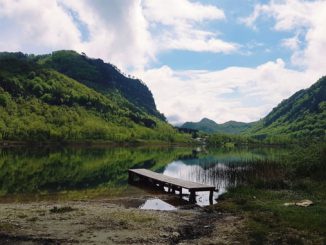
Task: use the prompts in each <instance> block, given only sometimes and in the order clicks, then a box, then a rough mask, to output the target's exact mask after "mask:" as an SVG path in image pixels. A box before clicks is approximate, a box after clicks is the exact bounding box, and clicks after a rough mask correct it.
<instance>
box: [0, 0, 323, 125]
mask: <svg viewBox="0 0 326 245" xmlns="http://www.w3.org/2000/svg"><path fill="white" fill-rule="evenodd" d="M325 23H326V0H241V1H240V0H46V1H45V0H0V51H22V52H24V53H34V54H44V53H50V52H52V51H55V50H61V49H73V50H76V51H78V52H84V53H86V54H87V56H89V57H93V58H101V59H103V60H104V61H106V62H110V63H113V64H115V65H117V66H118V67H119V68H120V69H121V70H123V71H124V72H125V73H127V74H130V75H133V76H136V77H138V78H140V79H142V80H143V81H144V82H145V83H146V84H147V85H148V87H149V88H150V90H151V91H152V93H153V95H154V99H155V101H156V105H157V107H158V109H159V110H160V111H161V112H162V113H164V115H165V116H166V117H167V119H168V121H169V122H170V123H172V124H181V123H183V122H185V121H199V120H200V119H202V118H203V117H207V118H210V119H213V120H215V121H216V122H218V123H223V122H226V121H229V120H235V121H243V122H252V121H256V120H259V119H260V118H263V117H264V116H266V115H267V114H268V112H270V111H271V110H272V108H274V107H275V106H277V105H278V104H279V103H280V102H281V101H282V100H283V99H286V98H288V97H289V96H291V95H292V94H293V93H294V92H296V91H298V90H300V89H304V88H308V87H309V86H310V85H311V84H313V83H314V82H316V81H317V80H318V79H319V78H320V77H321V76H323V75H325V73H326V72H325V64H326V25H325Z"/></svg>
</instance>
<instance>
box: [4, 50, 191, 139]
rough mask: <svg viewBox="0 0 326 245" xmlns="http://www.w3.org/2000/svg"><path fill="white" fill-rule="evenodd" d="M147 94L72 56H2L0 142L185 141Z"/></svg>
mask: <svg viewBox="0 0 326 245" xmlns="http://www.w3.org/2000/svg"><path fill="white" fill-rule="evenodd" d="M184 137H186V136H184V135H181V134H178V133H177V132H176V130H175V129H174V128H173V127H172V126H171V125H169V124H168V123H166V121H165V118H164V116H163V115H162V114H161V113H160V112H159V111H158V110H157V109H156V106H155V102H154V99H153V96H152V94H151V92H150V90H149V89H148V88H147V86H146V85H145V84H144V83H142V82H141V81H140V80H137V79H134V78H128V77H126V76H124V75H123V74H121V73H120V72H119V70H118V69H117V68H116V67H114V66H113V65H111V64H106V63H104V62H103V61H102V60H99V59H90V58H88V57H86V55H83V54H82V55H80V54H78V53H76V52H74V51H58V52H54V53H52V54H48V55H40V56H38V55H26V54H23V53H8V52H2V53H0V140H19V141H21V140H23V141H26V140H55V141H57V140H60V141H61V140H72V141H74V140H85V139H89V140H98V139H100V140H109V141H114V142H125V141H134V140H162V141H175V140H184Z"/></svg>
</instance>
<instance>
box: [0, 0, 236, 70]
mask: <svg viewBox="0 0 326 245" xmlns="http://www.w3.org/2000/svg"><path fill="white" fill-rule="evenodd" d="M224 18H225V16H224V13H223V11H222V10H220V9H218V8H216V7H215V6H211V5H204V4H200V3H197V2H192V1H189V0H178V1H172V0H165V1H159V0H143V1H141V0H110V1H90V0H80V1H75V0H47V1H42V0H15V1H12V0H0V19H1V22H0V27H1V29H0V34H1V35H0V50H7V51H18V50H20V51H23V52H33V53H46V52H50V51H53V50H58V49H75V50H77V51H80V52H85V53H86V54H88V55H89V56H92V57H99V58H102V59H104V60H106V61H109V62H112V63H114V64H116V65H117V66H119V67H120V68H122V69H124V70H125V69H139V68H143V67H145V66H146V65H148V64H149V63H150V62H151V61H153V60H155V57H156V55H157V53H158V52H161V51H163V50H170V49H183V50H191V51H198V52H200V51H208V52H232V51H234V50H236V49H237V45H236V44H234V43H228V42H225V41H223V40H221V39H219V38H217V37H216V34H215V33H212V32H209V31H207V30H205V28H204V27H203V26H200V25H201V24H204V23H205V21H213V20H221V19H224ZM80 23H82V24H83V26H84V27H85V28H84V30H83V31H84V32H85V30H87V33H86V34H87V38H86V39H85V38H83V35H84V36H85V33H83V32H82V30H80V26H79V24H80ZM153 25H160V27H158V28H159V29H158V31H157V30H156V31H155V30H153Z"/></svg>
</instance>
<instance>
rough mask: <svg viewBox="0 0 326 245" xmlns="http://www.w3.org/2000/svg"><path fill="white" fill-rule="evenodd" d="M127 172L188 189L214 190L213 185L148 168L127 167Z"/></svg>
mask: <svg viewBox="0 0 326 245" xmlns="http://www.w3.org/2000/svg"><path fill="white" fill-rule="evenodd" d="M129 172H131V173H133V174H136V175H138V176H140V177H146V178H149V179H152V180H154V181H156V182H162V183H164V184H169V185H174V186H177V187H182V188H185V189H188V190H189V191H214V190H215V187H214V186H211V185H205V184H200V183H196V182H192V181H187V180H182V179H177V178H173V177H170V176H166V175H163V174H159V173H155V172H153V171H150V170H148V169H129Z"/></svg>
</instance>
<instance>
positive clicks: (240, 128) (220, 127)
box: [181, 118, 253, 134]
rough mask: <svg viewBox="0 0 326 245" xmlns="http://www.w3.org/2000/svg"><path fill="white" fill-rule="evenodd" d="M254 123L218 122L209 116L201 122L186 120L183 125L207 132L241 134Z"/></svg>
mask: <svg viewBox="0 0 326 245" xmlns="http://www.w3.org/2000/svg"><path fill="white" fill-rule="evenodd" d="M252 125H253V123H244V122H236V121H228V122H226V123H222V124H218V123H216V122H214V121H213V120H210V119H208V118H203V119H202V120H200V121H199V122H186V123H184V124H183V125H182V126H181V127H182V128H190V129H196V130H199V131H202V132H206V133H223V134H240V133H241V132H244V131H245V130H246V129H248V128H251V127H252Z"/></svg>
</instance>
